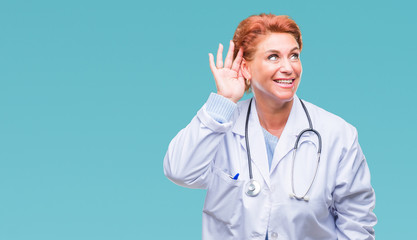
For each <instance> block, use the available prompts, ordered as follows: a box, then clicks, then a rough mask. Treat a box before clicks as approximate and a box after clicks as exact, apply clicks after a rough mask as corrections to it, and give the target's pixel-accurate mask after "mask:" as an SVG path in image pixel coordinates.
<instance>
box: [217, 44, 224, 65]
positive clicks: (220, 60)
mask: <svg viewBox="0 0 417 240" xmlns="http://www.w3.org/2000/svg"><path fill="white" fill-rule="evenodd" d="M216 67H217V68H223V45H222V44H221V43H219V49H218V50H217V61H216Z"/></svg>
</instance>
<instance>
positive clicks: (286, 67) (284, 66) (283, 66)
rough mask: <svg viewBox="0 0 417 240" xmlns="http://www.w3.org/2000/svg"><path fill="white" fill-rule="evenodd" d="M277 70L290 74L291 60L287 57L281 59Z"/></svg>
mask: <svg viewBox="0 0 417 240" xmlns="http://www.w3.org/2000/svg"><path fill="white" fill-rule="evenodd" d="M279 71H280V72H281V73H286V74H291V73H292V72H293V69H292V65H291V62H290V61H289V60H288V59H285V58H284V59H282V61H281V62H280V68H279Z"/></svg>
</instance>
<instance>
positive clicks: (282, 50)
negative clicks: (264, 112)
mask: <svg viewBox="0 0 417 240" xmlns="http://www.w3.org/2000/svg"><path fill="white" fill-rule="evenodd" d="M299 57H300V49H299V46H298V43H297V41H296V40H295V38H294V37H293V36H292V35H291V34H289V33H272V34H270V35H267V36H265V38H264V39H263V40H262V41H261V42H260V43H258V45H257V48H256V52H255V53H254V58H253V60H251V61H248V62H246V66H243V68H244V69H245V68H246V71H244V72H243V73H244V76H245V77H246V78H248V79H250V80H251V87H252V91H253V93H254V95H255V97H256V99H260V98H262V99H265V100H272V101H276V102H280V103H284V102H288V101H292V99H293V97H294V94H295V92H296V91H297V88H298V84H300V79H301V73H302V66H301V61H300V58H299ZM244 65H245V64H244ZM245 72H246V75H245Z"/></svg>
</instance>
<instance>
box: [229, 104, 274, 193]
mask: <svg viewBox="0 0 417 240" xmlns="http://www.w3.org/2000/svg"><path fill="white" fill-rule="evenodd" d="M248 106H249V101H248V102H247V103H245V104H243V106H242V109H243V110H242V111H241V112H242V113H241V114H239V117H238V119H237V121H236V123H235V125H234V127H233V130H232V131H233V132H234V133H237V134H239V135H241V136H243V137H242V138H241V142H240V143H241V145H242V147H243V148H244V149H245V150H246V151H247V149H246V140H245V123H246V114H247V110H248ZM248 140H249V147H250V154H251V159H252V169H253V175H254V179H256V178H257V177H256V171H255V170H254V168H255V167H256V168H257V169H258V171H259V173H260V174H261V175H262V178H263V179H264V181H265V183H266V184H267V186H268V187H270V178H269V166H268V156H267V153H266V145H265V138H264V135H263V132H262V129H261V125H260V124H259V118H258V113H257V111H256V102H255V99H253V101H252V107H251V113H250V116H249V128H248ZM258 181H259V180H258Z"/></svg>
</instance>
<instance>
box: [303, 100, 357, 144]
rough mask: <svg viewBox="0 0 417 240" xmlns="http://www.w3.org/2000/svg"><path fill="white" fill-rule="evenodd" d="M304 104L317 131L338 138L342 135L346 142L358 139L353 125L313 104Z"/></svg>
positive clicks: (305, 102) (306, 102)
mask: <svg viewBox="0 0 417 240" xmlns="http://www.w3.org/2000/svg"><path fill="white" fill-rule="evenodd" d="M303 102H304V104H305V105H306V107H307V110H308V112H309V114H310V116H311V121H312V122H313V126H314V128H315V129H317V130H318V131H320V132H326V133H328V134H329V135H334V136H337V137H340V136H341V135H342V136H344V137H345V139H346V140H348V139H350V140H352V141H353V140H354V139H355V138H357V130H356V128H355V127H354V126H353V125H352V124H350V123H348V122H347V121H345V120H344V119H343V118H341V117H340V116H337V115H336V114H333V113H331V112H329V111H327V110H325V109H323V108H321V107H318V106H316V105H315V104H313V103H310V102H308V101H305V100H303Z"/></svg>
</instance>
